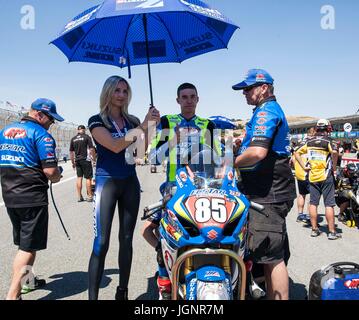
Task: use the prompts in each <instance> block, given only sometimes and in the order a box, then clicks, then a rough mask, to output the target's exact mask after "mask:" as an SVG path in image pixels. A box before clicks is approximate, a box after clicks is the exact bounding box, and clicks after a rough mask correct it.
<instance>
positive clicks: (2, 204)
mask: <svg viewBox="0 0 359 320" xmlns="http://www.w3.org/2000/svg"><path fill="white" fill-rule="evenodd" d="M73 179H76V176H73V177H70V178H67V179H65V180H62V181H60V182H58V183H55V184H53V186H54V187H56V186H58V185H60V184H63V183H65V182H68V181H71V180H73ZM4 205H5V203H4V202H0V207H2V206H4Z"/></svg>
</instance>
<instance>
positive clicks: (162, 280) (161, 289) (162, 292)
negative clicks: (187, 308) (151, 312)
mask: <svg viewBox="0 0 359 320" xmlns="http://www.w3.org/2000/svg"><path fill="white" fill-rule="evenodd" d="M157 286H158V297H159V298H158V300H171V298H172V297H171V289H172V286H171V280H170V279H169V278H167V277H161V276H158V278H157Z"/></svg>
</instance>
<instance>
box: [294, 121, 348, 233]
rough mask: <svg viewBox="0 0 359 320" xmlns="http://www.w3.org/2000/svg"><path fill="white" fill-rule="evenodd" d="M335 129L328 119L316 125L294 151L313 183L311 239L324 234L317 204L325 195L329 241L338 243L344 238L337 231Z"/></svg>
mask: <svg viewBox="0 0 359 320" xmlns="http://www.w3.org/2000/svg"><path fill="white" fill-rule="evenodd" d="M331 130H332V128H331V125H330V122H329V121H328V120H327V119H320V120H318V122H317V125H316V129H315V135H314V136H313V137H312V138H311V139H309V140H308V141H307V142H306V143H305V144H304V145H303V146H302V147H301V148H299V149H298V150H297V151H296V152H295V158H296V160H297V161H298V162H299V164H300V165H301V167H302V168H303V169H304V170H306V171H309V182H310V187H309V188H310V207H309V213H310V221H311V225H312V232H311V237H318V236H319V235H320V234H321V232H320V230H319V228H318V222H317V217H318V205H319V200H320V197H321V196H322V195H323V198H324V206H325V217H326V219H327V223H328V229H329V233H328V239H329V240H336V239H339V238H341V235H340V234H339V233H337V232H336V230H335V217H334V206H335V198H334V197H335V193H334V191H335V186H334V177H335V176H336V165H337V159H338V152H337V145H336V144H334V143H333V142H332V140H331V138H330V137H329V134H330V132H331ZM303 154H308V164H307V165H306V164H305V163H303V161H302V159H301V155H303Z"/></svg>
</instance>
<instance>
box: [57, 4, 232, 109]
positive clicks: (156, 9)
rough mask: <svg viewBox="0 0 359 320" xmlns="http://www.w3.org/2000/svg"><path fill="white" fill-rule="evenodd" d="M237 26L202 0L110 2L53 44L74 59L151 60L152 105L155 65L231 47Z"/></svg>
mask: <svg viewBox="0 0 359 320" xmlns="http://www.w3.org/2000/svg"><path fill="white" fill-rule="evenodd" d="M237 28H239V27H238V26H236V25H235V24H234V23H232V22H231V21H229V20H228V19H227V18H226V17H224V16H223V15H222V14H221V13H220V12H219V11H218V10H215V9H213V8H210V7H209V6H208V5H207V4H206V3H204V2H203V1H199V0H105V1H104V2H103V3H102V4H100V5H98V6H95V7H92V8H90V9H88V10H86V11H85V12H83V13H81V14H80V15H78V16H76V17H75V18H74V19H72V20H71V21H70V22H69V23H68V24H66V26H65V27H64V28H63V30H62V31H61V32H60V34H59V35H58V37H57V38H56V39H55V40H53V41H52V42H51V43H52V44H54V45H55V46H56V47H58V48H59V49H60V50H61V51H62V52H63V53H64V54H65V55H66V57H67V58H68V59H69V61H70V62H71V61H83V62H92V63H100V64H109V65H114V66H118V67H120V68H123V67H130V66H131V65H140V64H147V65H148V72H149V81H150V93H151V104H153V97H152V83H151V72H150V63H165V62H182V61H184V60H186V59H189V58H192V57H194V56H197V55H201V54H204V53H207V52H210V51H214V50H218V49H222V48H226V47H227V45H228V42H229V40H230V38H231V37H232V35H233V33H234V31H235V30H236V29H237ZM129 76H130V69H129Z"/></svg>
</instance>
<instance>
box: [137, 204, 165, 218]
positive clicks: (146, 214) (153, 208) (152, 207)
mask: <svg viewBox="0 0 359 320" xmlns="http://www.w3.org/2000/svg"><path fill="white" fill-rule="evenodd" d="M162 207H163V199H161V200H160V201H158V202H156V203H154V204H150V205H149V206H147V207H145V208H144V209H143V217H142V218H141V220H146V219H147V218H148V217H150V216H151V214H154V213H155V211H156V210H158V209H160V208H162ZM151 211H152V212H151Z"/></svg>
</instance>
